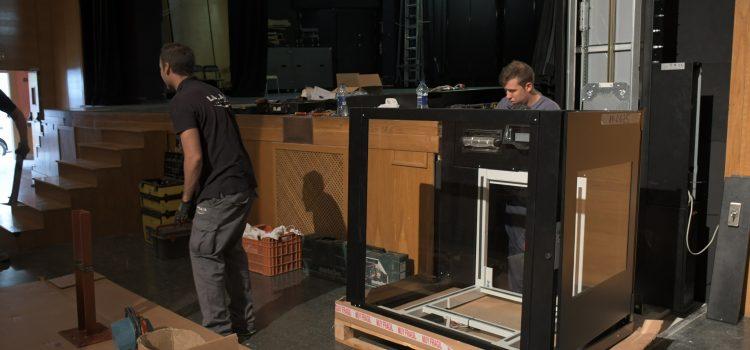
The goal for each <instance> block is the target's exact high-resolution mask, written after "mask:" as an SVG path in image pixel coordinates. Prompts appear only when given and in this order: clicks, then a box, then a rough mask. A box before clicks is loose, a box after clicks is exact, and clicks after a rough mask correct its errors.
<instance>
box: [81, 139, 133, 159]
mask: <svg viewBox="0 0 750 350" xmlns="http://www.w3.org/2000/svg"><path fill="white" fill-rule="evenodd" d="M142 150H143V147H142V146H135V145H128V144H124V143H113V142H90V143H79V144H78V159H86V160H94V161H100V162H110V163H116V164H123V162H124V159H125V158H126V154H128V153H136V152H138V151H142Z"/></svg>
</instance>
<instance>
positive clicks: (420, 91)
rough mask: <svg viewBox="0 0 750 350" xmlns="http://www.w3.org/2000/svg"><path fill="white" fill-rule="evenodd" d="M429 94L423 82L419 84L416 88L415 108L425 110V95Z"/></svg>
mask: <svg viewBox="0 0 750 350" xmlns="http://www.w3.org/2000/svg"><path fill="white" fill-rule="evenodd" d="M429 92H430V89H429V88H428V87H427V84H425V83H424V80H422V81H421V82H419V86H417V108H418V109H425V108H427V94H428V93H429Z"/></svg>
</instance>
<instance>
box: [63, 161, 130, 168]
mask: <svg viewBox="0 0 750 350" xmlns="http://www.w3.org/2000/svg"><path fill="white" fill-rule="evenodd" d="M57 163H59V164H65V165H70V166H72V167H76V168H80V169H85V170H107V169H117V168H119V167H121V165H120V164H119V163H114V162H102V161H97V160H89V159H76V160H58V161H57Z"/></svg>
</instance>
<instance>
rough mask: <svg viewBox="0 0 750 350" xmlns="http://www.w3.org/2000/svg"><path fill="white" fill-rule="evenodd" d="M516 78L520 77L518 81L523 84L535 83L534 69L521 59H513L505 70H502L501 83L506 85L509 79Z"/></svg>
mask: <svg viewBox="0 0 750 350" xmlns="http://www.w3.org/2000/svg"><path fill="white" fill-rule="evenodd" d="M514 78H515V79H518V83H519V84H521V85H525V84H526V83H532V84H533V83H534V69H533V68H531V66H529V65H528V64H526V63H523V62H521V61H512V62H510V63H508V65H507V66H505V67H503V70H502V71H501V72H500V84H501V85H503V86H505V84H507V83H508V81H510V80H512V79H514Z"/></svg>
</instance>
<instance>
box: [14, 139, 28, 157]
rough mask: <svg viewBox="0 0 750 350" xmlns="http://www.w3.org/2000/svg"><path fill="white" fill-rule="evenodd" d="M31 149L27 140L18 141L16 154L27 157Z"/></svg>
mask: <svg viewBox="0 0 750 350" xmlns="http://www.w3.org/2000/svg"><path fill="white" fill-rule="evenodd" d="M29 151H30V149H29V145H28V144H27V143H26V142H24V141H21V142H19V143H18V147H16V156H18V158H21V159H25V158H26V156H27V155H28V154H29Z"/></svg>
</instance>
